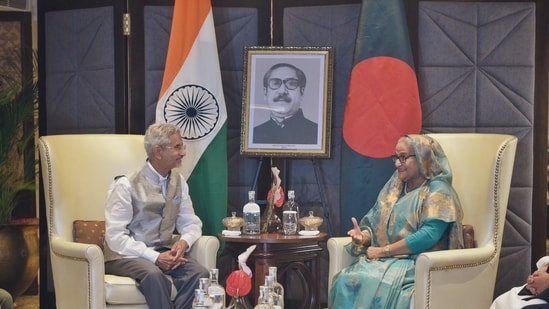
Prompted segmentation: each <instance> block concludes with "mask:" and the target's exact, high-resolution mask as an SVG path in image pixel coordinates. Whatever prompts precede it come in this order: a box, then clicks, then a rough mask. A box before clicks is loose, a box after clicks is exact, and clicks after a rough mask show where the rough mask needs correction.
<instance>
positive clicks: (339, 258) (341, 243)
mask: <svg viewBox="0 0 549 309" xmlns="http://www.w3.org/2000/svg"><path fill="white" fill-rule="evenodd" d="M350 241H351V237H330V238H329V239H328V242H327V244H326V245H327V247H328V254H329V256H330V261H329V262H330V265H329V273H328V289H330V287H331V286H332V280H333V278H334V276H335V275H336V274H337V273H338V272H340V271H341V270H342V269H343V268H344V267H347V266H349V265H351V263H352V262H353V261H354V260H355V259H356V258H355V257H354V256H352V255H350V254H348V253H347V251H346V250H345V245H346V244H348V243H349V242H350Z"/></svg>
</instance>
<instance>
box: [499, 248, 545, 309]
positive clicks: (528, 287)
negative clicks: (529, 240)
mask: <svg viewBox="0 0 549 309" xmlns="http://www.w3.org/2000/svg"><path fill="white" fill-rule="evenodd" d="M536 267H537V268H538V269H537V270H535V271H534V272H533V273H532V274H531V275H530V276H528V278H527V279H526V283H525V284H524V285H521V286H517V287H514V288H512V289H510V290H509V291H507V292H505V293H503V294H501V295H500V296H498V297H497V298H496V299H495V300H494V302H493V303H492V306H490V309H542V308H543V309H547V308H549V273H548V271H549V268H548V267H549V256H544V257H542V258H541V259H539V260H538V262H537V263H536Z"/></svg>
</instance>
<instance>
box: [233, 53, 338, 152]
mask: <svg viewBox="0 0 549 309" xmlns="http://www.w3.org/2000/svg"><path fill="white" fill-rule="evenodd" d="M333 65H334V55H333V47H272V46H269V47H263V46H250V47H245V48H244V71H243V90H242V123H241V128H242V131H241V139H240V142H241V143H240V153H241V154H242V155H247V156H268V157H305V158H330V156H331V151H330V150H331V149H330V144H331V127H332V118H331V116H332V85H333V76H332V75H333Z"/></svg>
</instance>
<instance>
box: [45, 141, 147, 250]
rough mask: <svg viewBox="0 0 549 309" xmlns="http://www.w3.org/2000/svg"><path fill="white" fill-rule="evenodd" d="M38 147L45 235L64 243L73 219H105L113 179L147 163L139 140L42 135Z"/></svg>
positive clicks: (70, 238) (69, 239) (70, 234)
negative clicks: (42, 189)
mask: <svg viewBox="0 0 549 309" xmlns="http://www.w3.org/2000/svg"><path fill="white" fill-rule="evenodd" d="M39 148H40V160H41V167H42V174H43V176H44V177H43V181H44V194H45V199H46V216H47V220H48V234H49V236H50V237H51V236H54V235H55V236H56V237H59V238H61V239H64V240H68V241H72V224H73V222H74V220H104V219H105V215H104V209H105V201H106V198H107V190H108V187H109V185H110V184H111V182H112V181H113V179H114V177H115V176H118V175H124V174H127V173H130V172H132V171H134V170H135V169H137V168H139V167H140V166H141V165H143V164H144V162H145V159H146V154H145V148H144V145H143V136H142V135H126V134H74V135H51V136H42V137H40V141H39ZM83 184H85V185H83ZM50 239H51V238H50Z"/></svg>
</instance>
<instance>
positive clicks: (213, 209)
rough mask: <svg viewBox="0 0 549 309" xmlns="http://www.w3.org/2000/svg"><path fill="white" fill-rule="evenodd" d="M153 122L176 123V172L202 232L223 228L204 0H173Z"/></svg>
mask: <svg viewBox="0 0 549 309" xmlns="http://www.w3.org/2000/svg"><path fill="white" fill-rule="evenodd" d="M173 12H174V13H173V19H172V28H171V33H170V41H169V45H168V54H167V57H166V65H165V69H164V79H163V81H162V88H161V90H160V99H159V101H158V105H157V108H156V122H161V123H165V122H168V123H173V124H175V125H177V126H179V127H180V128H181V131H182V133H183V138H184V139H185V143H186V145H187V156H186V157H185V158H184V159H183V165H182V166H181V172H182V173H183V176H185V178H186V179H187V182H188V184H189V190H190V195H191V198H192V200H193V204H194V209H195V212H196V214H197V215H198V216H199V217H200V218H201V219H202V222H203V224H204V226H203V234H205V235H216V234H218V233H219V232H221V230H222V229H223V225H222V223H221V220H222V219H223V218H224V217H225V216H226V212H227V110H226V107H225V98H224V96H223V87H222V84H221V71H220V67H219V57H218V54H217V43H216V39H215V28H214V22H213V15H212V6H211V3H210V1H209V0H176V1H175V6H174V11H173Z"/></svg>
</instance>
